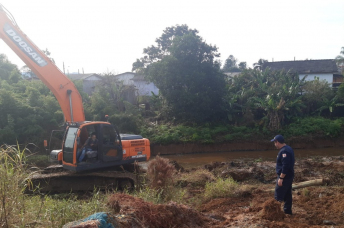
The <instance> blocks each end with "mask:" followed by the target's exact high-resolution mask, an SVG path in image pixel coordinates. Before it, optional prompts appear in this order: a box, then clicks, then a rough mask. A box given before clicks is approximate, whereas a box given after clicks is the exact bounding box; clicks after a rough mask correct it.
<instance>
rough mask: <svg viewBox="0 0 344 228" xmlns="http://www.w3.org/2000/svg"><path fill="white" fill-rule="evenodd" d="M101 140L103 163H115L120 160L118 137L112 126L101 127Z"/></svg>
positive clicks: (120, 151) (120, 147)
mask: <svg viewBox="0 0 344 228" xmlns="http://www.w3.org/2000/svg"><path fill="white" fill-rule="evenodd" d="M101 140H102V141H101V143H102V148H103V159H104V161H116V160H121V159H122V156H123V152H122V146H121V143H120V140H119V135H118V133H117V132H116V131H115V129H114V128H113V126H111V125H103V126H102V137H101Z"/></svg>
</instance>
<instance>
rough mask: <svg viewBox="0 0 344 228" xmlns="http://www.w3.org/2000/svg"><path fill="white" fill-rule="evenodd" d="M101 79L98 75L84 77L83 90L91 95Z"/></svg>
mask: <svg viewBox="0 0 344 228" xmlns="http://www.w3.org/2000/svg"><path fill="white" fill-rule="evenodd" d="M100 80H101V79H100V78H99V77H97V76H91V77H88V78H87V79H84V80H83V82H82V86H83V91H84V92H85V93H87V94H88V95H91V94H92V93H93V92H94V88H95V86H96V85H97V83H98V82H99V81H100Z"/></svg>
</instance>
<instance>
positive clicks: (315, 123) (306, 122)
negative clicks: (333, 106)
mask: <svg viewBox="0 0 344 228" xmlns="http://www.w3.org/2000/svg"><path fill="white" fill-rule="evenodd" d="M343 125H344V121H343V120H342V119H337V120H331V119H325V118H323V117H308V118H304V119H299V120H297V121H296V122H294V123H292V124H290V125H288V126H287V127H286V129H285V130H283V132H282V134H283V135H285V136H286V137H292V136H310V135H311V136H329V137H338V136H339V135H340V134H341V132H342V127H343Z"/></svg>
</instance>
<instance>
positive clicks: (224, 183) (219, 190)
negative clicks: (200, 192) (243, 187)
mask: <svg viewBox="0 0 344 228" xmlns="http://www.w3.org/2000/svg"><path fill="white" fill-rule="evenodd" d="M237 188H238V183H237V182H235V181H234V180H233V179H232V178H227V179H222V178H217V179H216V181H215V182H214V183H211V182H208V183H207V184H206V185H205V189H204V199H205V200H206V201H207V200H211V199H215V198H225V197H231V196H234V195H235V193H236V191H237Z"/></svg>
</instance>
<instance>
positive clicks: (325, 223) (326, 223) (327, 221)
mask: <svg viewBox="0 0 344 228" xmlns="http://www.w3.org/2000/svg"><path fill="white" fill-rule="evenodd" d="M323 224H324V225H336V223H335V222H332V221H330V220H324V221H323Z"/></svg>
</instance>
